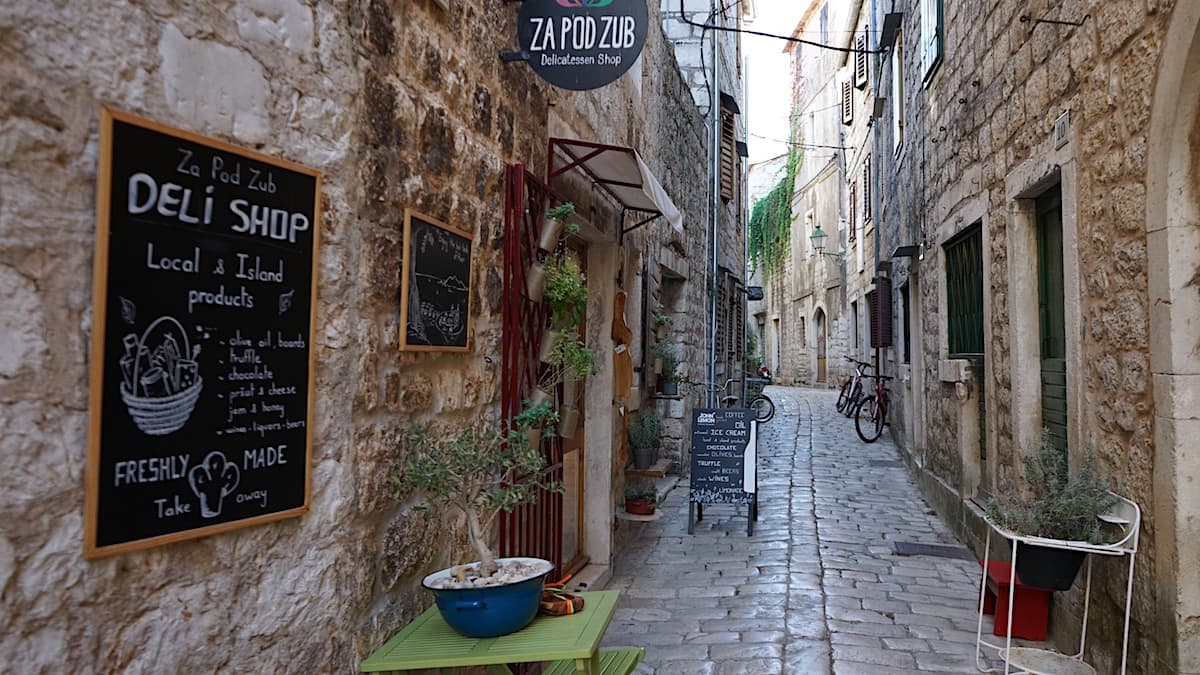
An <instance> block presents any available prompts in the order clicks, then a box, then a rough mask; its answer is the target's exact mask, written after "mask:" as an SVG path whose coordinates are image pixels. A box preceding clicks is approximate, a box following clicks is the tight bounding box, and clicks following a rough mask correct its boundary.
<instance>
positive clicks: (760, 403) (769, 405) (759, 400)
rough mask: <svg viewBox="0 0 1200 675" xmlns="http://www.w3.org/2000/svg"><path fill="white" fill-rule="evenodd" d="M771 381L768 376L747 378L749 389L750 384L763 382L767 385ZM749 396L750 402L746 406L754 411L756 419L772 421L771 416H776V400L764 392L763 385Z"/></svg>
mask: <svg viewBox="0 0 1200 675" xmlns="http://www.w3.org/2000/svg"><path fill="white" fill-rule="evenodd" d="M770 382H771V379H770V378H767V377H747V378H746V385H747V389H749V385H751V384H761V385H763V386H765V385H767V384H769V383H770ZM747 393H748V392H747ZM749 398H750V400H749V402H748V403H746V407H747V408H749V409H751V410H753V411H754V419H756V420H758V421H759V422H770V421H771V418H772V417H775V402H774V401H772V400H771V397H770V396H767V395H766V394H764V393H763V392H762V387H761V386H760V387H758V391H756V392H755V393H753V394H749Z"/></svg>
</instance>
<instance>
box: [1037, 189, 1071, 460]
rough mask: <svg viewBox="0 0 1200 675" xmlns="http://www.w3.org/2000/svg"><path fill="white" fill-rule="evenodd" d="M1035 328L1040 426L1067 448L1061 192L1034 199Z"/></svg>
mask: <svg viewBox="0 0 1200 675" xmlns="http://www.w3.org/2000/svg"><path fill="white" fill-rule="evenodd" d="M1037 237H1038V328H1039V334H1040V337H1041V356H1042V426H1043V427H1045V428H1046V429H1047V430H1048V431H1049V432H1050V442H1051V443H1052V444H1053V445H1054V447H1056V448H1058V449H1059V450H1062V451H1063V452H1066V451H1067V331H1066V320H1065V318H1064V317H1065V314H1066V312H1065V302H1064V295H1063V236H1062V192H1061V191H1060V189H1059V188H1058V187H1057V186H1056V187H1054V188H1052V189H1050V190H1049V191H1047V192H1046V193H1045V194H1043V195H1042V196H1040V197H1038V199H1037Z"/></svg>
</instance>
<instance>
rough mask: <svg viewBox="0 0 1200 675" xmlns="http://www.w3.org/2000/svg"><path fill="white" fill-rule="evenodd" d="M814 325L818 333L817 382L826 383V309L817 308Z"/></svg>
mask: <svg viewBox="0 0 1200 675" xmlns="http://www.w3.org/2000/svg"><path fill="white" fill-rule="evenodd" d="M813 326H815V327H816V334H817V350H816V351H817V380H816V381H817V382H818V383H821V384H823V383H825V382H826V381H827V380H828V373H827V372H826V365H825V310H823V309H817V313H816V314H815V315H814V316H813Z"/></svg>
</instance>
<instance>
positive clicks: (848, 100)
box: [842, 81, 854, 124]
mask: <svg viewBox="0 0 1200 675" xmlns="http://www.w3.org/2000/svg"><path fill="white" fill-rule="evenodd" d="M853 121H854V87H853V85H851V84H850V82H849V81H846V82H843V83H842V124H850V123H851V122H853Z"/></svg>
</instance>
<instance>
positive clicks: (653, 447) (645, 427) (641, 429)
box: [629, 412, 662, 470]
mask: <svg viewBox="0 0 1200 675" xmlns="http://www.w3.org/2000/svg"><path fill="white" fill-rule="evenodd" d="M661 440H662V420H661V419H659V417H658V415H656V414H654V413H652V412H643V413H641V414H640V415H638V416H637V419H635V420H634V421H633V422H631V423H630V425H629V447H630V448H632V450H633V468H635V469H638V470H645V469H648V468H650V465H651V464H653V463H654V460H655V459H657V458H656V456H655V455H657V454H658V444H659V442H660V441H661Z"/></svg>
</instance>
